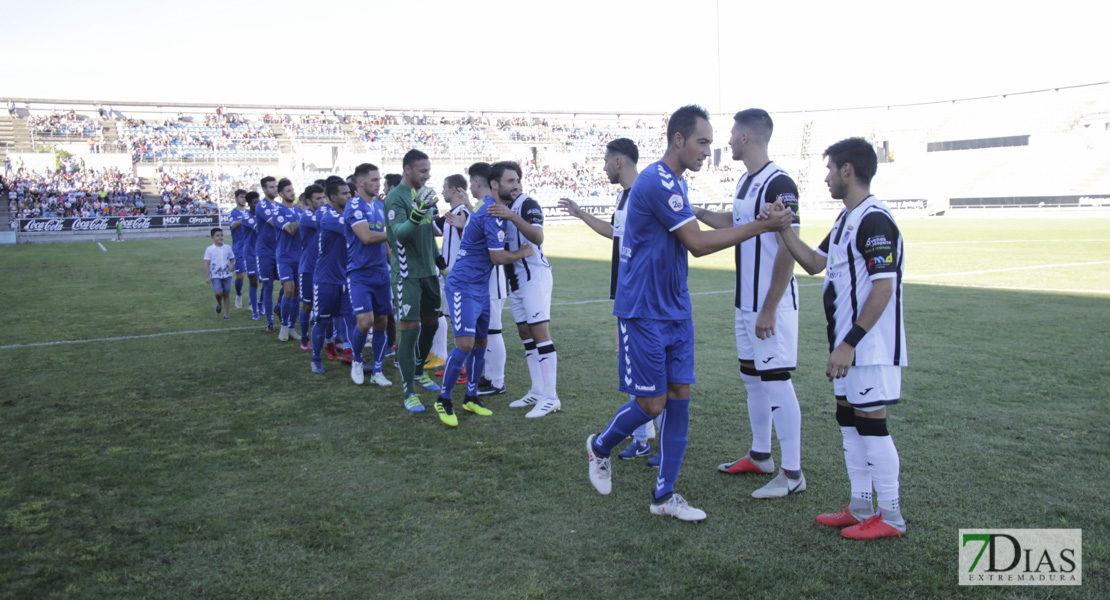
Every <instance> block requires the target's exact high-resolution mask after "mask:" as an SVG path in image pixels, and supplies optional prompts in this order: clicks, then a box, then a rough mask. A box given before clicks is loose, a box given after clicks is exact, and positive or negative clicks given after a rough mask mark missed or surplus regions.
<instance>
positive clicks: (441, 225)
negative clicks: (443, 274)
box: [432, 204, 470, 271]
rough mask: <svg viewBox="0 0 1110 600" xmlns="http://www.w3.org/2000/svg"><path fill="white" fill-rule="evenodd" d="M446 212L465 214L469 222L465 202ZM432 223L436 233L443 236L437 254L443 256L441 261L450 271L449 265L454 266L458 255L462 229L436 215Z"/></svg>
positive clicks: (468, 212)
mask: <svg viewBox="0 0 1110 600" xmlns="http://www.w3.org/2000/svg"><path fill="white" fill-rule="evenodd" d="M447 212H449V213H451V214H453V215H466V217H467V222H468V223H469V222H470V210H469V209H468V208H466V204H459V205H458V206H456V207H454V208H452V209H451V210H449V211H447ZM432 223H433V224H434V226H435V228H436V233H438V234H440V235H442V236H443V244H442V245H441V246H440V249H439V254H440V255H441V256H442V257H443V261H444V262H445V263H447V270H448V271H450V270H451V267H453V266H455V260H457V259H458V257H459V244H461V243H462V231H459V230H458V229H455V228H454V227H452V226H451V224H450V223H448V222H447V219H446V218H445V217H436V218H435V219H434V220H433V221H432Z"/></svg>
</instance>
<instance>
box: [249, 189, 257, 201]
mask: <svg viewBox="0 0 1110 600" xmlns="http://www.w3.org/2000/svg"><path fill="white" fill-rule="evenodd" d="M251 200H256V201H257V200H258V192H256V191H253V190H251V191H249V192H247V202H250V201H251Z"/></svg>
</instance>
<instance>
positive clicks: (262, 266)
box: [258, 256, 277, 283]
mask: <svg viewBox="0 0 1110 600" xmlns="http://www.w3.org/2000/svg"><path fill="white" fill-rule="evenodd" d="M276 279H277V261H276V260H275V259H274V257H272V256H259V257H258V280H259V281H261V282H262V283H270V282H271V281H274V280H276Z"/></svg>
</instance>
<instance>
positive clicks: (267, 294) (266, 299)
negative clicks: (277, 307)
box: [258, 281, 274, 325]
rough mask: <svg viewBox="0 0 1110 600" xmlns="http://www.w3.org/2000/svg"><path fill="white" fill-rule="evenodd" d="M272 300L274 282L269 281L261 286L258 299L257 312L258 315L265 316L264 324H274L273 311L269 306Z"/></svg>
mask: <svg viewBox="0 0 1110 600" xmlns="http://www.w3.org/2000/svg"><path fill="white" fill-rule="evenodd" d="M273 300H274V282H272V281H270V282H267V283H263V284H262V297H261V298H259V299H258V312H259V314H263V315H266V323H268V324H270V325H273V324H274V311H272V310H270V304H271V303H272V302H273Z"/></svg>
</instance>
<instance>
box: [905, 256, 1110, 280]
mask: <svg viewBox="0 0 1110 600" xmlns="http://www.w3.org/2000/svg"><path fill="white" fill-rule="evenodd" d="M1107 264H1110V260H1100V261H1095V262H1081V263H1058V264H1055V265H1032V266H1029V267H1008V268H1005V269H987V270H985V271H960V272H958V273H928V274H925V275H906V276H905V277H904V279H924V278H926V277H955V276H957V275H983V274H986V273H1005V272H1008V271H1034V270H1036V269H1054V268H1056V267H1085V266H1089V265H1107Z"/></svg>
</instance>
